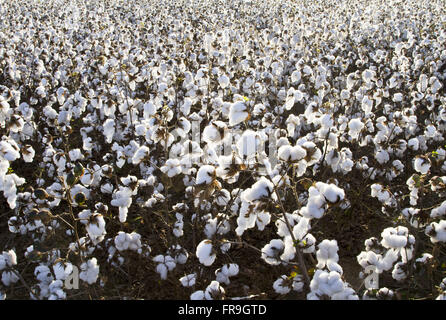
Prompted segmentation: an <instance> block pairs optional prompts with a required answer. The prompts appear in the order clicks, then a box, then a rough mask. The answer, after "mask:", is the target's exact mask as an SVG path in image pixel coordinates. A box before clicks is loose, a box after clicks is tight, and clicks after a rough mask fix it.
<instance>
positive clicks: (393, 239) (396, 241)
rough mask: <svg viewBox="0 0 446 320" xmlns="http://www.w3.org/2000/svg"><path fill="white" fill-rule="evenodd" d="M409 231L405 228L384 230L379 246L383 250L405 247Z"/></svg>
mask: <svg viewBox="0 0 446 320" xmlns="http://www.w3.org/2000/svg"><path fill="white" fill-rule="evenodd" d="M408 234H409V230H408V229H407V228H406V227H402V226H398V227H396V228H392V227H391V228H386V229H384V230H383V232H382V233H381V237H382V238H383V239H382V241H381V244H382V246H383V247H384V248H394V249H400V248H403V247H405V246H406V244H407V240H408V238H407V237H408Z"/></svg>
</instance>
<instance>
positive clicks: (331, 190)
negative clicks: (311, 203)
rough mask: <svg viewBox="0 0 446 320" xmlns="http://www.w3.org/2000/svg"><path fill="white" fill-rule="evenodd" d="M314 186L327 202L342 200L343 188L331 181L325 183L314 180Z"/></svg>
mask: <svg viewBox="0 0 446 320" xmlns="http://www.w3.org/2000/svg"><path fill="white" fill-rule="evenodd" d="M316 188H317V189H318V190H319V192H320V193H321V194H322V195H323V196H324V198H325V199H326V200H327V201H328V202H331V203H338V202H339V201H342V200H344V197H345V193H344V190H342V189H341V188H339V187H338V186H336V185H334V184H332V183H330V184H326V183H323V182H316Z"/></svg>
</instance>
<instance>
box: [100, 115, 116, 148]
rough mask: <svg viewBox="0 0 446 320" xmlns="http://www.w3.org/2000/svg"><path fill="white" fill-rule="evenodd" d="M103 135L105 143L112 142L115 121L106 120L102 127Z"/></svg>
mask: <svg viewBox="0 0 446 320" xmlns="http://www.w3.org/2000/svg"><path fill="white" fill-rule="evenodd" d="M103 133H104V136H105V141H106V142H107V143H111V142H112V140H113V135H114V134H115V120H113V119H107V120H105V122H104V125H103Z"/></svg>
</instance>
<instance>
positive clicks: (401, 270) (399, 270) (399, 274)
mask: <svg viewBox="0 0 446 320" xmlns="http://www.w3.org/2000/svg"><path fill="white" fill-rule="evenodd" d="M405 268H406V265H405V264H403V263H402V262H398V263H396V264H395V267H394V268H393V270H392V278H393V279H395V280H396V281H402V280H404V279H406V278H407V274H406V272H405Z"/></svg>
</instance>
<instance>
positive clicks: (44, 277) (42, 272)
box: [34, 264, 54, 284]
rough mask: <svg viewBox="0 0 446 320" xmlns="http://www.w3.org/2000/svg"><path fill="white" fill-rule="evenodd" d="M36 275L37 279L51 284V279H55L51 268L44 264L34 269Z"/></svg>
mask: <svg viewBox="0 0 446 320" xmlns="http://www.w3.org/2000/svg"><path fill="white" fill-rule="evenodd" d="M34 275H35V276H36V279H37V280H38V281H39V282H41V283H45V284H50V283H51V281H53V280H54V278H53V275H52V274H51V271H50V268H48V267H47V266H45V265H43V264H41V265H39V266H37V267H36V268H35V269H34Z"/></svg>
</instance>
